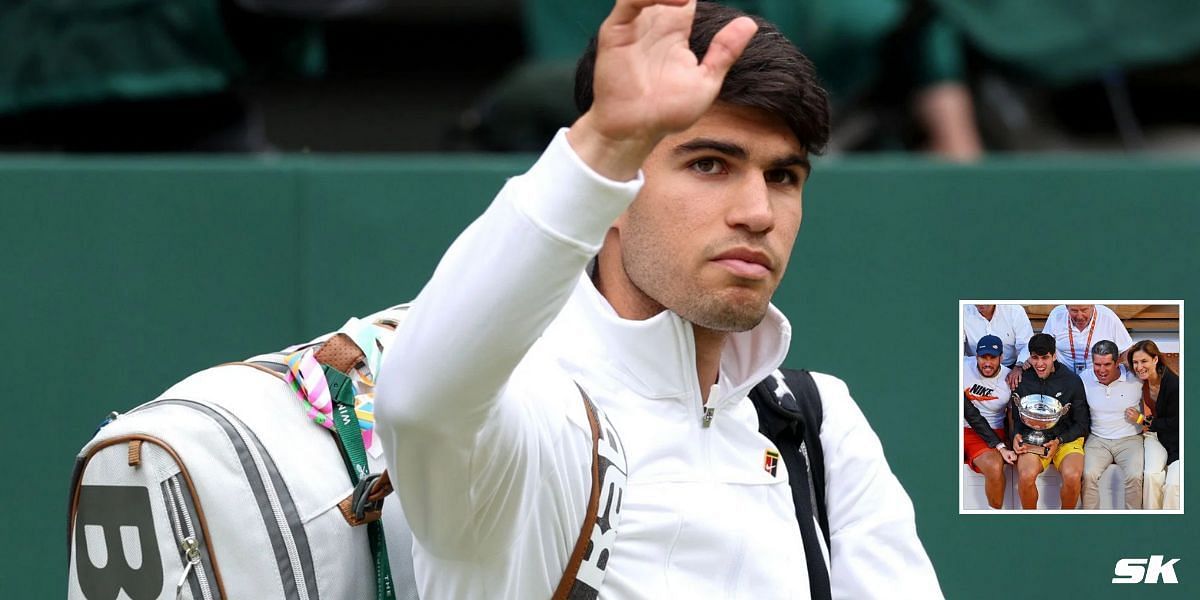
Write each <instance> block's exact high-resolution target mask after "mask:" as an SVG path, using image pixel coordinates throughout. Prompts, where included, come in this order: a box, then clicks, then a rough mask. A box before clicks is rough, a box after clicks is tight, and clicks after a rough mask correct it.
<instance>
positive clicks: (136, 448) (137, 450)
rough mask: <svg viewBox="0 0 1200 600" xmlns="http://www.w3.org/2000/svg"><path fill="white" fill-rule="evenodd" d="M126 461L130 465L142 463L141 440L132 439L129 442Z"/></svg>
mask: <svg viewBox="0 0 1200 600" xmlns="http://www.w3.org/2000/svg"><path fill="white" fill-rule="evenodd" d="M128 462H129V466H131V467H136V466H138V465H140V464H142V440H132V441H130V442H129V461H128Z"/></svg>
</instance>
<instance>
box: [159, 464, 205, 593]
mask: <svg viewBox="0 0 1200 600" xmlns="http://www.w3.org/2000/svg"><path fill="white" fill-rule="evenodd" d="M166 488H167V491H166V493H165V494H164V496H166V498H167V504H169V505H170V506H169V507H168V508H169V511H168V512H169V514H170V515H171V524H172V525H173V526H174V529H175V539H176V541H178V542H179V549H180V550H181V551H182V552H183V559H184V565H183V575H182V576H180V578H179V582H178V583H176V584H175V598H176V600H179V598H181V597H183V584H184V583H186V582H187V578H188V575H189V574H191V573H195V574H196V581H197V582H198V583H199V584H200V595H201V597H202V598H204V600H213V595H212V588H211V587H210V586H209V584H208V573H207V572H206V571H205V569H204V563H203V561H201V559H200V540H199V539H197V535H196V528H195V526H194V524H193V522H192V515H191V513H189V512H188V510H187V503H186V502H185V501H184V498H183V488H182V486H181V485H180V483H179V476H178V475H175V476H173V477H171V478H170V479H168V480H167V481H166Z"/></svg>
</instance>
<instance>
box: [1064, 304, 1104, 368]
mask: <svg viewBox="0 0 1200 600" xmlns="http://www.w3.org/2000/svg"><path fill="white" fill-rule="evenodd" d="M1095 311H1096V309H1095V308H1093V309H1092V312H1093V314H1092V326H1091V327H1089V328H1088V336H1087V343H1085V344H1084V345H1083V367H1086V366H1087V357H1088V351H1089V350H1090V349H1091V347H1092V334H1093V333H1095V332H1096V321H1099V320H1100V315H1098V314H1095ZM1067 340H1068V343H1070V344H1071V368H1072V369H1075V372H1076V373H1078V372H1079V371H1081V370H1082V369H1083V367H1081V366H1080V365H1079V363H1078V362H1076V361H1075V326H1074V325H1072V324H1071V319H1070V317H1068V318H1067Z"/></svg>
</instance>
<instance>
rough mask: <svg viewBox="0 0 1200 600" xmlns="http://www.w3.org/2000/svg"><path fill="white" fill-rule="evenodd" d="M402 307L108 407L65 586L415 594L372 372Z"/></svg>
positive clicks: (80, 502)
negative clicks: (120, 409)
mask: <svg viewBox="0 0 1200 600" xmlns="http://www.w3.org/2000/svg"><path fill="white" fill-rule="evenodd" d="M402 318H403V308H402V307H401V308H397V309H389V310H388V311H384V312H382V313H378V314H376V315H373V316H372V317H368V319H366V320H361V321H360V320H358V319H351V321H350V322H349V323H347V325H346V326H345V327H343V328H342V329H341V330H339V332H337V333H335V334H331V335H329V336H324V337H323V338H319V339H318V340H315V341H314V342H311V343H310V344H306V345H303V346H297V347H293V348H289V349H288V350H285V351H284V352H281V353H277V354H272V355H264V356H260V357H256V358H254V359H250V360H249V361H247V362H243V363H232V364H227V365H221V366H218V367H214V368H211V369H208V370H205V371H201V372H199V373H196V374H194V375H192V376H190V377H188V378H186V379H184V380H183V381H181V382H179V383H178V384H176V385H174V386H172V387H171V388H170V389H168V390H167V391H165V392H163V393H162V395H160V396H159V397H158V398H156V399H155V400H153V401H151V402H148V403H146V404H143V405H142V406H139V407H137V408H135V409H133V410H130V411H129V412H127V413H125V414H120V415H117V414H115V413H114V415H112V416H110V418H109V419H108V420H107V421H106V424H104V425H103V426H102V427H101V428H100V429H99V430H98V432H97V433H96V435H95V436H94V437H93V438H92V440H91V441H90V442H88V443H87V445H85V446H84V448H83V449H82V451H80V453H79V455H78V457H77V459H76V466H75V472H74V475H73V478H72V479H73V481H72V492H71V494H72V495H71V505H70V521H69V531H68V538H69V544H70V566H69V583H68V594H67V595H68V598H80V599H83V598H86V599H89V600H97V599H103V600H113V599H115V598H118V597H123V598H130V599H132V600H144V599H151V598H192V599H201V598H202V599H204V600H210V599H220V598H239V599H240V598H248V599H249V598H253V599H258V598H288V599H299V600H318V599H320V598H327V599H335V600H341V599H349V598H371V597H375V598H401V599H406V598H416V594H415V587H414V585H413V583H412V557H411V534H410V533H409V531H408V528H407V526H406V525H405V523H404V519H403V514H402V513H401V511H400V505H399V502H396V501H392V502H387V503H384V502H383V499H384V497H386V496H387V494H388V493H389V492H390V491H391V488H390V485H389V484H388V482H387V479H386V476H381V474H382V473H383V470H384V465H383V460H382V456H381V453H380V452H379V449H378V442H377V441H376V440H374V439H373V436H372V435H370V434H371V433H372V432H371V427H370V424H371V423H370V419H371V415H372V410H371V408H372V407H371V405H370V402H371V399H372V394H371V390H372V389H373V388H372V383H373V382H372V381H371V380H370V379H369V373H370V372H374V371H373V369H377V368H378V359H379V354H380V351H381V349H382V345H381V344H380V343H379V338H385V337H386V335H387V334H388V333H390V332H391V330H392V329H393V328H394V327H395V326H396V324H398V323H399V320H400V319H402ZM347 332H348V333H347ZM355 338H357V339H358V340H362V341H356V340H355ZM367 342H369V343H367ZM360 344H361V346H366V347H367V348H368V350H369V352H366V353H364V352H362V349H361V347H360ZM289 361H290V363H289ZM359 371H362V372H364V373H365V374H360V372H359ZM305 383H308V384H310V385H309V386H308V387H307V388H306V386H305V385H304V384H305ZM312 384H319V385H322V386H323V387H325V389H324V390H320V389H316V388H315V387H314V385H312ZM310 388H311V389H310ZM322 391H323V392H324V394H321V393H320V392H322ZM318 396H320V397H318ZM322 420H323V421H324V422H322ZM334 421H336V422H337V423H341V424H344V425H348V427H347V428H345V429H342V428H339V427H336V426H332V422H334ZM347 430H348V431H347ZM381 515H382V516H383V517H384V519H383V520H382V521H380V516H381ZM383 522H386V523H389V527H388V531H387V540H386V543H385V541H384V533H383V527H382V525H381V523H383ZM389 550H390V557H389ZM389 558H390V560H389ZM393 576H395V577H396V579H395V580H394V581H393V579H392V577H393ZM122 591H123V592H124V596H121V595H120V594H121V592H122Z"/></svg>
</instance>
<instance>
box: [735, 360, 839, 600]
mask: <svg viewBox="0 0 1200 600" xmlns="http://www.w3.org/2000/svg"><path fill="white" fill-rule="evenodd" d="M750 400H751V402H753V403H754V408H755V409H756V410H757V411H758V430H759V432H760V433H762V434H763V435H765V436H766V437H767V439H769V440H771V441H772V442H773V443H774V444H775V447H776V448H778V449H779V453H780V455H781V457H782V458H783V462H784V464H785V465H787V472H788V481H789V482H790V484H791V486H792V500H793V502H794V503H795V505H796V522H797V523H798V524H799V526H800V537H801V539H802V540H803V542H804V556H805V561H806V562H807V563H808V581H809V587H810V593H811V596H812V598H813V599H814V600H826V599H829V598H831V597H832V594H833V592H832V589H831V587H830V583H829V566H828V565H827V564H826V562H825V550H822V544H821V539H820V538H818V535H820V537H821V538H824V542H825V543H824V547H825V548H829V517H828V514H827V512H826V507H825V454H824V452H823V451H822V449H821V421H822V418H823V413H822V409H821V394H820V392H819V391H818V390H817V384H816V382H815V381H813V378H812V375H811V374H809V372H808V371H805V370H802V369H801V370H794V369H781V370H779V371H776V372H775V373H774V374H772V375H771V376H770V377H768V378H766V379H765V380H763V381H762V382H761V383H759V384H758V385H757V386H755V387H754V389H753V390H751V392H750ZM818 527H819V528H820V530H821V531H820V534H818V533H817V528H818Z"/></svg>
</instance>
